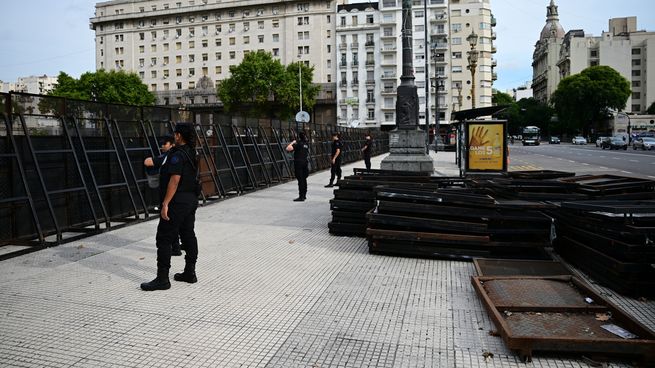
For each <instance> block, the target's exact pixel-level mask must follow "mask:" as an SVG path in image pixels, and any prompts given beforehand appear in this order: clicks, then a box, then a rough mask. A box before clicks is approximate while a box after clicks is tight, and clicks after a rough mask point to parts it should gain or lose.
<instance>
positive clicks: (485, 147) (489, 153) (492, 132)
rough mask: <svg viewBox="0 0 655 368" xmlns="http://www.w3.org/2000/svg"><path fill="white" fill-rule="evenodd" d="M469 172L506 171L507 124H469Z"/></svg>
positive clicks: (476, 122)
mask: <svg viewBox="0 0 655 368" xmlns="http://www.w3.org/2000/svg"><path fill="white" fill-rule="evenodd" d="M466 134H467V139H466V143H467V148H468V149H467V152H468V157H467V165H466V166H467V168H466V169H467V171H497V172H501V171H506V170H507V145H506V142H505V138H506V134H505V123H504V122H499V121H493V122H482V121H471V122H467V127H466Z"/></svg>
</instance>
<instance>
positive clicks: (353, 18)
mask: <svg viewBox="0 0 655 368" xmlns="http://www.w3.org/2000/svg"><path fill="white" fill-rule="evenodd" d="M352 25H353V26H356V25H357V16H356V15H353V16H352Z"/></svg>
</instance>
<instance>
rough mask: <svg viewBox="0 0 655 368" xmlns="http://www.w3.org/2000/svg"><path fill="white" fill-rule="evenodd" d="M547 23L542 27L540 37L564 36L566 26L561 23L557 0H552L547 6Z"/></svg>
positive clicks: (542, 38)
mask: <svg viewBox="0 0 655 368" xmlns="http://www.w3.org/2000/svg"><path fill="white" fill-rule="evenodd" d="M546 9H547V10H546V25H544V28H542V29H541V35H540V37H539V39H541V40H544V39H548V38H564V34H565V33H566V32H564V28H563V27H562V25H561V24H560V23H559V13H558V12H557V5H555V0H550V5H549V6H548V7H547V8H546Z"/></svg>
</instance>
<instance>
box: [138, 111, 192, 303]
mask: <svg viewBox="0 0 655 368" xmlns="http://www.w3.org/2000/svg"><path fill="white" fill-rule="evenodd" d="M194 145H195V140H194V131H193V126H192V125H191V124H184V123H179V124H177V125H176V126H175V148H173V150H172V151H171V153H170V154H169V156H168V159H167V160H166V163H165V164H164V166H167V169H166V170H165V171H164V173H162V174H161V179H160V186H163V188H166V192H165V195H164V200H163V201H162V208H161V215H160V216H161V218H160V219H159V225H158V226H157V237H156V243H157V277H156V278H155V279H154V280H152V281H150V282H144V283H142V284H141V289H143V290H146V291H151V290H166V289H169V288H170V287H171V283H170V281H169V278H168V272H169V269H170V268H171V244H173V240H174V239H175V237H177V235H178V234H179V235H180V237H181V238H182V243H183V244H184V245H185V250H186V256H185V261H186V264H185V266H184V272H182V273H176V274H175V275H174V279H175V281H184V282H188V283H195V282H197V281H198V279H197V277H196V260H197V258H198V241H197V239H196V234H195V232H194V226H195V219H196V209H197V207H198V194H196V190H197V185H196V177H197V172H198V165H197V159H196V153H195V148H194Z"/></svg>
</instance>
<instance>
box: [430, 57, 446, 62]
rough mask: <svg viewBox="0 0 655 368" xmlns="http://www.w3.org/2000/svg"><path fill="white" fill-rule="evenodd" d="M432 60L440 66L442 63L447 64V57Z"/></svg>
mask: <svg viewBox="0 0 655 368" xmlns="http://www.w3.org/2000/svg"><path fill="white" fill-rule="evenodd" d="M431 60H432V61H433V62H435V63H439V64H441V63H445V62H446V57H445V56H438V57H434V58H431Z"/></svg>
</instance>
